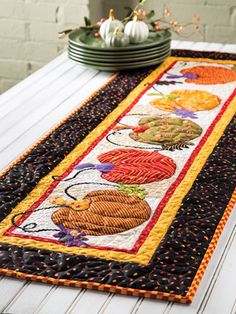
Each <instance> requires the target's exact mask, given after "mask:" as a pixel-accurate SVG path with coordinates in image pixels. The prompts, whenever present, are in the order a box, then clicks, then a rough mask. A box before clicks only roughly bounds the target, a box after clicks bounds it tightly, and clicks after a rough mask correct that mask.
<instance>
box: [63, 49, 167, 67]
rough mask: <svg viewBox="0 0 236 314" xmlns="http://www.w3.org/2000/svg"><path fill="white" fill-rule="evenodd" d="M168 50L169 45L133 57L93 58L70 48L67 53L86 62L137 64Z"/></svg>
mask: <svg viewBox="0 0 236 314" xmlns="http://www.w3.org/2000/svg"><path fill="white" fill-rule="evenodd" d="M169 50H170V45H168V46H166V47H164V48H163V49H161V50H158V51H154V52H151V53H146V54H140V55H139V54H135V55H134V56H130V55H129V56H128V57H127V56H121V57H119V56H111V57H106V56H95V55H89V54H87V53H86V52H80V51H77V50H75V49H73V48H71V47H69V48H68V52H69V53H70V54H71V55H73V56H74V57H79V58H81V59H83V60H87V61H92V62H93V61H95V62H97V63H98V62H99V63H109V62H110V63H122V62H137V61H142V60H150V59H152V58H157V57H159V56H161V55H163V54H165V53H167V52H168V51H169Z"/></svg>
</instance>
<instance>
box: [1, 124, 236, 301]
mask: <svg viewBox="0 0 236 314" xmlns="http://www.w3.org/2000/svg"><path fill="white" fill-rule="evenodd" d="M234 131H235V123H234V120H232V121H231V123H230V125H229V126H228V127H227V129H226V131H225V134H224V135H223V136H222V138H221V140H220V141H219V143H218V145H217V146H216V147H215V149H214V151H213V153H212V154H211V155H210V157H209V158H208V160H207V163H206V164H205V166H204V167H203V169H202V170H201V172H200V174H199V175H198V177H197V179H196V181H195V183H194V185H193V186H192V188H191V190H190V192H189V193H188V194H187V196H186V197H185V198H184V200H183V203H182V205H181V207H180V209H179V211H178V214H177V216H176V218H175V219H174V221H173V223H172V225H171V227H170V228H169V230H168V232H167V234H166V236H165V237H164V239H163V240H162V242H161V244H160V246H159V247H158V248H157V250H156V252H155V254H154V255H153V258H152V260H151V261H150V263H149V264H148V265H147V266H144V265H139V264H136V263H123V262H116V261H110V260H109V261H108V260H104V259H98V258H94V257H88V256H77V255H69V254H64V253H59V252H51V251H47V250H38V249H34V248H29V247H18V246H11V245H6V244H3V243H2V244H0V267H1V268H7V269H11V270H18V271H21V272H24V273H27V274H35V275H36V274H37V275H40V276H48V277H52V278H57V279H58V278H60V279H73V280H75V279H76V280H79V281H83V280H86V281H92V282H94V281H95V282H99V283H107V284H117V285H119V286H122V287H130V288H137V289H146V290H154V291H155V290H156V291H162V292H169V293H175V294H179V295H182V296H184V295H185V294H186V292H187V291H188V288H189V286H190V285H191V282H192V280H193V278H194V276H195V273H196V271H197V269H198V268H199V265H200V263H201V261H202V258H203V256H204V254H205V252H206V249H207V247H208V245H209V243H210V241H211V239H212V236H213V234H214V231H215V229H216V226H217V225H218V223H219V221H220V219H221V217H222V215H223V213H224V210H225V207H226V205H227V203H228V202H229V199H230V197H231V195H232V193H233V190H234V188H233V187H234V186H235V183H236V176H235V173H236V166H235V157H236V156H235V152H234V143H233V132H234ZM206 178H207V180H206Z"/></svg>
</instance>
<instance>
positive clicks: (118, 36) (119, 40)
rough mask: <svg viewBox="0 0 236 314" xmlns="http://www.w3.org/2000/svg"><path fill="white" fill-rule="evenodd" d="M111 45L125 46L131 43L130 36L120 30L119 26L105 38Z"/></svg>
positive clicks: (108, 44) (107, 43)
mask: <svg viewBox="0 0 236 314" xmlns="http://www.w3.org/2000/svg"><path fill="white" fill-rule="evenodd" d="M105 42H106V45H107V46H109V47H125V46H127V45H128V44H129V36H127V35H126V34H124V33H122V32H121V31H119V28H118V27H117V28H116V29H115V31H114V32H113V33H109V34H108V35H107V36H106V39H105Z"/></svg>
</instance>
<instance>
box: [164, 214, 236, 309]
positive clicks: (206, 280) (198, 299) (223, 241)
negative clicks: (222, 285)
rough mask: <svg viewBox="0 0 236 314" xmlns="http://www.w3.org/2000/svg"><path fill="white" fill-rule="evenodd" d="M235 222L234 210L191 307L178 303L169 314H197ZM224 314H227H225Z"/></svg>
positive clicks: (225, 251)
mask: <svg viewBox="0 0 236 314" xmlns="http://www.w3.org/2000/svg"><path fill="white" fill-rule="evenodd" d="M235 221H236V210H234V211H233V212H232V214H231V216H230V218H229V220H228V221H227V223H226V225H225V228H224V230H223V232H222V234H221V236H220V239H219V241H218V244H217V247H216V249H215V251H214V253H213V256H212V258H211V261H210V263H209V265H208V267H207V269H206V271H205V273H204V276H203V278H202V280H201V282H200V285H199V287H198V290H197V292H196V295H195V296H194V298H193V302H192V304H191V305H187V306H186V305H183V304H178V303H175V304H174V303H173V305H172V308H171V311H170V312H169V313H170V314H195V313H198V310H199V308H200V307H201V304H202V303H203V301H204V298H206V295H207V294H208V291H209V290H211V289H212V287H214V283H215V281H216V279H217V270H218V268H219V267H220V266H221V265H222V264H223V263H224V259H225V256H226V254H227V253H228V250H229V248H230V246H227V245H226V244H227V243H228V242H229V241H230V238H231V236H232V233H233V231H234V227H235ZM215 302H216V303H217V302H221V301H220V300H215ZM206 314H208V313H207V312H206ZM225 314H227V313H226V312H225Z"/></svg>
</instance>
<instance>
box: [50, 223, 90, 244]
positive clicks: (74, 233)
mask: <svg viewBox="0 0 236 314" xmlns="http://www.w3.org/2000/svg"><path fill="white" fill-rule="evenodd" d="M58 227H59V228H60V231H59V232H58V233H56V234H54V235H53V236H54V237H55V238H58V240H59V241H60V242H64V243H65V244H66V245H67V246H77V247H81V246H88V244H87V243H86V242H84V241H87V240H88V239H87V238H86V234H85V233H84V232H80V230H79V229H65V227H64V226H63V225H59V226H58Z"/></svg>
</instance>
